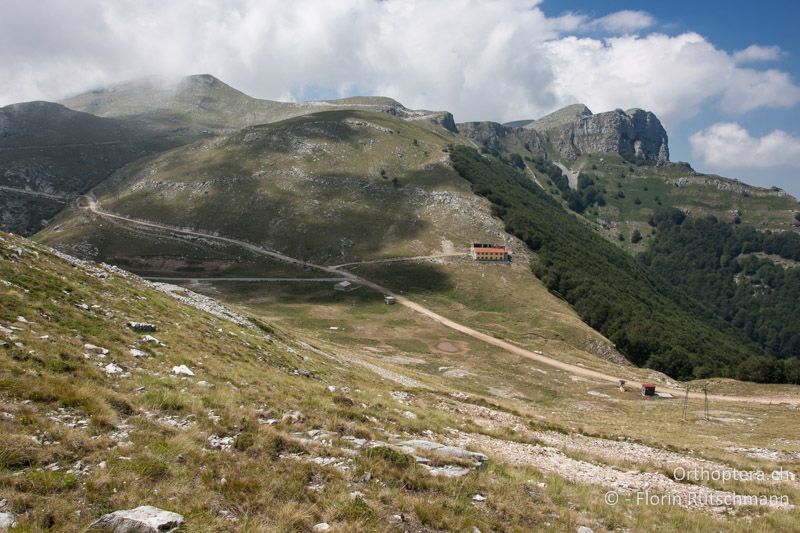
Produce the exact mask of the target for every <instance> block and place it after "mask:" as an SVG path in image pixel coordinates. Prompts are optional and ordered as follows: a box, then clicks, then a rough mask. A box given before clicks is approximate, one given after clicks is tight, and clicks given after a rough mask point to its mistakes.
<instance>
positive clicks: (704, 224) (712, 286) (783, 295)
mask: <svg viewBox="0 0 800 533" xmlns="http://www.w3.org/2000/svg"><path fill="white" fill-rule="evenodd" d="M652 224H653V225H654V226H655V227H656V230H657V231H656V236H655V237H654V239H653V240H652V242H651V243H650V246H649V247H648V249H647V251H646V252H644V253H642V254H641V255H640V256H639V258H640V260H641V261H642V263H643V264H645V265H647V266H648V267H649V269H650V270H651V271H653V272H655V273H657V274H658V275H660V276H661V277H662V278H663V279H666V280H668V281H669V282H670V283H671V284H672V285H673V286H675V287H678V288H680V289H681V290H683V291H684V292H686V293H688V294H693V295H694V296H695V297H696V298H698V299H700V300H701V301H703V302H705V303H706V305H707V306H708V308H709V310H710V312H711V313H710V314H711V315H712V316H713V317H724V319H725V320H726V321H727V322H728V323H729V324H731V325H732V326H733V327H734V328H735V329H736V330H737V331H739V332H740V335H741V336H742V337H743V339H745V340H746V341H748V342H755V343H757V344H758V345H759V346H761V347H762V349H763V350H764V351H765V353H766V354H768V355H774V356H779V357H784V358H788V357H794V359H793V360H791V361H787V363H786V364H785V365H782V364H781V363H778V362H770V361H769V360H766V361H763V360H762V361H760V364H751V363H750V362H745V363H743V364H741V365H740V366H739V367H737V369H736V374H735V375H736V377H738V378H739V379H752V380H755V381H768V382H770V381H771V382H782V381H788V382H792V383H795V382H798V381H800V362H798V359H797V356H798V355H800V323H798V322H797V321H796V320H787V318H788V317H795V316H798V315H800V268H798V267H797V265H798V263H797V261H800V235H797V234H795V233H786V232H785V233H762V232H758V231H755V230H754V229H752V228H749V227H743V226H736V225H732V224H729V223H725V222H722V221H719V220H717V219H716V218H713V217H705V218H695V217H686V216H685V215H683V213H681V212H680V211H677V210H675V209H672V210H663V211H660V212H658V213H656V215H655V217H654V219H653V221H652ZM784 366H785V368H783V367H784Z"/></svg>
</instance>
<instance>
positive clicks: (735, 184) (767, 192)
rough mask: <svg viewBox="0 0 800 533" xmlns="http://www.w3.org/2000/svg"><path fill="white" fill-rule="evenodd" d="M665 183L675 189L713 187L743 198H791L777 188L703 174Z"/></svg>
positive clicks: (674, 179)
mask: <svg viewBox="0 0 800 533" xmlns="http://www.w3.org/2000/svg"><path fill="white" fill-rule="evenodd" d="M667 183H670V184H672V185H675V186H676V187H690V186H692V185H695V186H700V187H713V188H715V189H717V190H720V191H731V192H735V193H738V194H741V195H743V196H745V195H746V196H763V197H775V198H791V195H790V194H789V193H787V192H786V191H784V190H782V189H779V188H777V187H773V188H771V189H765V188H763V187H755V186H753V185H748V184H746V183H742V182H741V181H739V180H734V179H728V178H721V177H718V176H707V175H704V174H694V175H691V176H682V177H680V178H673V179H670V180H667Z"/></svg>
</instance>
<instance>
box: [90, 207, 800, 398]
mask: <svg viewBox="0 0 800 533" xmlns="http://www.w3.org/2000/svg"><path fill="white" fill-rule="evenodd" d="M84 199H85V200H86V203H85V205H84V207H85V208H87V209H89V210H91V211H92V212H93V213H95V214H97V215H99V216H102V217H107V218H111V219H115V220H120V221H123V222H127V223H129V224H132V225H136V226H142V227H147V228H155V229H158V230H162V231H167V232H171V233H177V234H182V235H191V236H196V237H204V238H207V239H214V240H217V241H221V242H226V243H229V244H234V245H237V246H240V247H242V248H245V249H247V250H250V251H253V252H256V253H258V254H261V255H266V256H268V257H271V258H273V259H278V260H280V261H284V262H286V263H290V264H293V265H297V266H300V267H304V268H312V269H316V270H320V271H322V272H326V273H328V274H332V275H335V276H339V277H340V278H345V279H349V280H350V281H353V282H356V283H359V284H361V285H364V286H365V287H369V288H371V289H373V290H375V291H378V292H381V293H383V294H387V295H392V296H394V297H395V298H396V301H397V303H399V304H401V305H403V306H405V307H407V308H409V309H412V310H413V311H416V312H417V313H420V314H421V315H424V316H426V317H428V318H430V319H432V320H435V321H436V322H438V323H440V324H442V325H443V326H445V327H447V328H450V329H452V330H455V331H458V332H460V333H463V334H465V335H468V336H470V337H472V338H474V339H478V340H480V341H483V342H485V343H487V344H490V345H492V346H496V347H498V348H501V349H503V350H505V351H507V352H509V353H513V354H515V355H519V356H522V357H525V358H528V359H531V360H534V361H537V362H539V363H542V364H545V365H548V366H551V367H554V368H557V369H560V370H563V371H566V372H569V373H571V374H573V375H576V376H582V377H586V378H594V379H600V380H603V381H609V382H612V383H617V382H619V380H620V379H625V378H623V377H620V376H612V375H610V374H605V373H603V372H598V371H595V370H591V369H588V368H583V367H580V366H577V365H572V364H569V363H565V362H563V361H559V360H557V359H553V358H552V357H548V356H547V355H544V354H538V353H535V352H532V351H530V350H526V349H524V348H521V347H519V346H516V345H514V344H511V343H510V342H506V341H504V340H501V339H498V338H495V337H492V336H491V335H487V334H485V333H481V332H480V331H477V330H475V329H472V328H470V327H469V326H465V325H463V324H460V323H458V322H455V321H453V320H450V319H449V318H446V317H444V316H442V315H440V314H438V313H436V312H435V311H432V310H431V309H428V308H427V307H424V306H422V305H420V304H418V303H416V302H413V301H411V300H409V299H408V298H406V297H404V296H401V295H399V294H396V293H394V292H392V291H390V290H389V289H387V288H386V287H383V286H381V285H379V284H377V283H374V282H372V281H369V280H367V279H365V278H362V277H360V276H357V275H355V274H353V273H350V272H347V271H342V270H338V268H340V267H342V266H344V265H337V266H333V267H329V266H324V265H317V264H314V263H309V262H308V261H303V260H300V259H296V258H294V257H289V256H287V255H284V254H282V253H280V252H275V251H272V250H267V249H265V248H262V247H260V246H257V245H255V244H251V243H248V242H245V241H241V240H238V239H233V238H230V237H219V236H215V235H210V234H208V233H203V232H199V231H191V230H186V229H181V228H175V227H172V226H167V225H164V224H158V223H156V222H148V221H144V220H137V219H133V218H128V217H124V216H121V215H117V214H113V213H109V212H107V211H103V210H102V209H101V208H100V207H99V206H98V204H97V200H96V199H95V198H94V197H91V196H86V197H84ZM626 382H627V383H628V385H629V386H631V387H634V388H638V387H641V382H638V381H631V380H628V379H626ZM664 388H666V389H667V390H669V391H671V392H673V393H675V394H681V395H683V394H684V390H683V389H675V388H669V387H664ZM689 397H690V398H693V399H703V398H704V397H705V396H704V395H703V394H702V393H697V392H690V393H689ZM708 398H709V399H710V400H714V401H723V402H742V403H751V404H768V405H769V404H781V403H787V404H794V405H798V404H800V398H785V397H784V398H781V397H766V396H722V395H708Z"/></svg>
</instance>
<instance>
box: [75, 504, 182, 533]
mask: <svg viewBox="0 0 800 533" xmlns="http://www.w3.org/2000/svg"><path fill="white" fill-rule="evenodd" d="M182 524H183V517H182V516H181V515H179V514H178V513H171V512H169V511H164V510H162V509H159V508H158V507H152V506H150V505H143V506H141V507H137V508H136V509H127V510H124V511H114V512H113V513H109V514H107V515H103V516H102V517H100V519H99V520H97V521H96V522H95V523H93V524H92V525H91V526H90V527H89V531H103V532H108V533H159V532H161V531H173V530H175V529H177V528H179V527H180V526H181V525H182Z"/></svg>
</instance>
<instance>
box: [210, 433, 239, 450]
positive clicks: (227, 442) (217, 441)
mask: <svg viewBox="0 0 800 533" xmlns="http://www.w3.org/2000/svg"><path fill="white" fill-rule="evenodd" d="M235 440H236V439H235V438H233V437H220V436H217V435H209V437H208V445H209V446H211V448H212V449H214V450H225V451H228V450H230V449H231V448H232V447H233V443H234V441H235Z"/></svg>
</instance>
